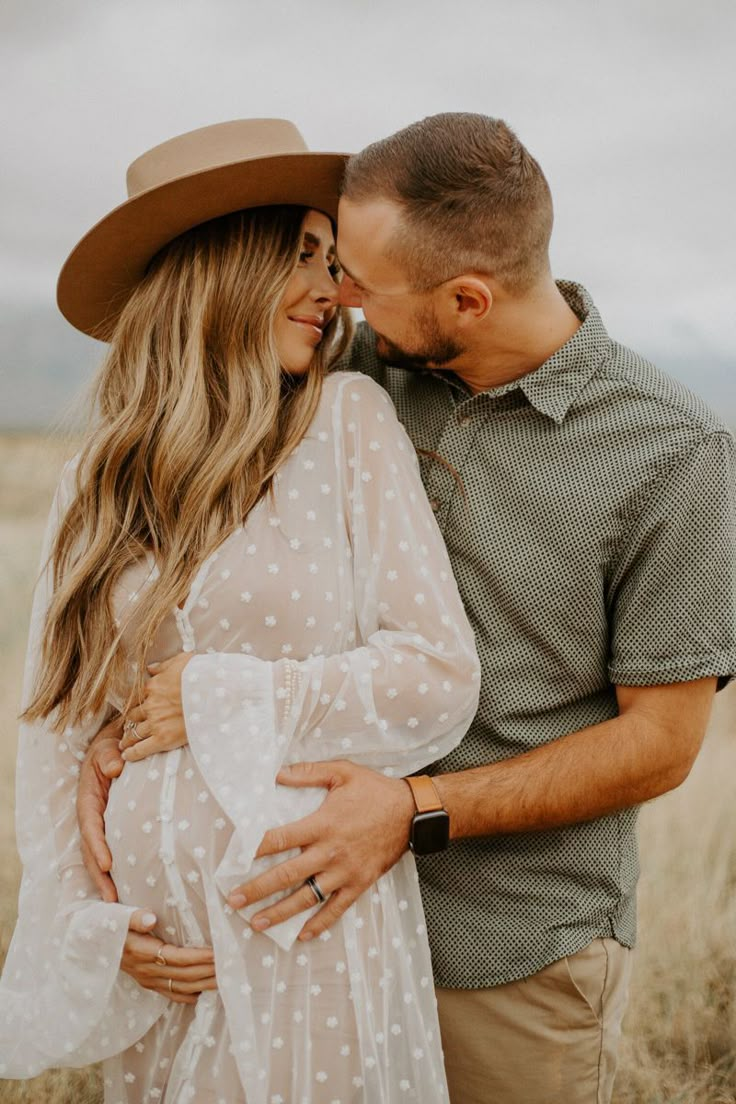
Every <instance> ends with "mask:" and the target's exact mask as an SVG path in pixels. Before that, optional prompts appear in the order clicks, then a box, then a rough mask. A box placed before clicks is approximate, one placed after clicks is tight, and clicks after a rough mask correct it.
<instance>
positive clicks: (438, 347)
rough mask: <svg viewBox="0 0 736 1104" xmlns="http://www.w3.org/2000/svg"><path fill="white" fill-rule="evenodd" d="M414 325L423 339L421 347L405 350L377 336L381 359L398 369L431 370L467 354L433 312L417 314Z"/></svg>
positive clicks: (377, 352)
mask: <svg viewBox="0 0 736 1104" xmlns="http://www.w3.org/2000/svg"><path fill="white" fill-rule="evenodd" d="M414 325H415V326H416V328H417V330H419V331H420V332H421V333H422V336H423V341H422V343H421V345H420V346H418V347H417V348H415V349H407V348H404V347H403V346H402V345H397V344H396V343H395V342H394V341H390V340H389V338H387V337H384V335H383V334H379V333H377V334H376V355H377V356H378V359H379V360H382V361H383V362H384V364H391V365H393V366H394V367H396V368H408V369H409V370H410V371H422V370H424V369H427V368H444V367H445V366H446V365H447V364H449V363H450V362H451V361H453V360H455V359H457V357H459V356H460V354H461V353H463V352H464V351H465V350H464V349H463V347H462V345H460V344H459V343H458V342H457V341H453V340H452V338H449V337H447V335H446V334H443V333H442V331H441V329H440V326H439V323H438V321H437V318H436V317H435V315H434V312H433V311H431V310H426V311H422V312H421V313H420V314H417V316H416V318H415V321H414Z"/></svg>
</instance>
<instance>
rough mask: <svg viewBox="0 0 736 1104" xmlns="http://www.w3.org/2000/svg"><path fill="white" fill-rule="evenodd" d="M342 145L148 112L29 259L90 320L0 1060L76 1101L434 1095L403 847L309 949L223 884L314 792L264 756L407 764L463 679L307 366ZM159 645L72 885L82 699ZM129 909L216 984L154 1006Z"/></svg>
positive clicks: (364, 386) (319, 350)
mask: <svg viewBox="0 0 736 1104" xmlns="http://www.w3.org/2000/svg"><path fill="white" fill-rule="evenodd" d="M342 163H343V159H342V157H340V156H338V155H334V154H333V155H330V154H310V153H308V152H307V151H306V149H305V147H304V145H303V142H302V140H301V138H300V136H299V135H298V133H297V132H296V131H295V129H294V128H293V127H292V126H291V124H288V123H285V122H282V121H278V120H251V121H244V122H238V123H228V124H221V125H219V126H214V127H208V128H204V129H203V130H201V131H195V132H193V133H191V134H187V135H182V136H180V137H179V138H176V139H172V140H171V141H170V142H167V143H164V145H163V146H160V147H156V149H154V150H152V151H149V152H148V153H147V154H144V155H143V157H141V158H139V160H138V161H137V162H134V163H133V165H132V166H131V168H130V170H129V174H128V184H129V192H130V194H131V197H130V198H129V200H128V201H127V203H125V204H123V205H122V206H121V207H119V208H117V209H116V210H115V211H113V212H112V213H111V214H110V215H108V216H107V217H106V218H105V219H103V220H102V222H100V223H98V224H97V226H96V227H94V228H93V229H92V230H91V231H90V233H89V234H88V235H87V236H86V237H85V238H84V239H83V240H82V242H81V243H80V244H79V245H78V246H77V248H76V249H75V251H74V252H73V253H72V255H71V257H70V258H69V260H68V262H67V264H66V266H65V268H64V270H63V272H62V276H61V279H60V285H59V301H60V305H61V307H62V310H63V311H64V313H65V314H66V316H67V318H69V320H70V321H71V322H72V323H73V324H74V325H76V326H78V327H79V328H80V329H82V330H84V331H85V332H88V333H92V334H94V335H96V336H98V337H102V338H103V339H105V340H108V341H110V343H111V345H110V351H109V354H108V356H107V359H106V361H105V363H104V365H103V367H102V370H101V375H100V379H99V381H98V385H97V392H96V394H97V404H96V406H97V412H96V421H95V425H94V427H93V428H92V429H91V430H90V434H89V436H88V439H87V441H86V443H85V445H84V447H83V448H82V450H81V452H80V454H79V456H78V457H77V458H76V459H75V460H74V461H72V463H71V464H70V465H69V466H68V467H67V469H66V470H65V472H64V474H63V476H62V479H61V483H60V486H59V489H58V492H57V495H56V499H55V502H54V506H53V508H52V514H51V519H50V522H49V528H48V532H47V537H46V545H45V549H44V557H43V565H44V566H43V573H42V577H41V581H40V582H39V585H38V587H37V591H36V596H35V600H34V609H33V615H32V625H31V636H30V643H29V653H28V664H27V678H26V687H25V699H24V708H25V712H24V718H23V719H24V724H23V727H22V730H21V740H20V749H19V773H18V780H19V785H18V806H19V818H18V820H19V848H20V851H21V855H22V858H23V862H24V879H23V884H22V888H21V896H20V905H19V920H18V925H17V927H16V931H15V934H14V937H13V942H12V945H11V948H10V951H9V955H8V960H7V963H6V967H5V971H4V974H3V978H2V984H1V986H0V1009H1V1011H0V1076H4V1077H31V1076H34V1075H35V1074H37V1073H38V1072H39V1071H40V1070H42V1069H44V1068H48V1067H50V1066H62V1065H84V1064H87V1063H89V1062H92V1061H96V1060H99V1059H103V1060H104V1080H105V1100H106V1102H108V1104H137V1102H144V1101H145V1102H149V1101H151V1102H161V1101H163V1102H165V1104H174V1102H176V1104H179V1102H184V1101H190V1100H191V1101H196V1102H204V1104H297V1102H313V1104H335V1102H337V1101H339V1102H340V1104H348V1102H351V1104H358V1102H367V1104H389V1102H394V1101H402V1102H403V1101H406V1100H414V1101H421V1102H422V1104H433V1102H439V1101H446V1100H447V1090H446V1084H445V1079H444V1072H443V1068H442V1056H441V1049H440V1040H439V1029H438V1025H437V1017H436V1010H435V1001H434V993H433V989H432V980H431V979H432V972H431V964H430V960H429V950H428V945H427V940H426V935H425V929H424V922H423V914H422V907H421V900H420V896H419V891H418V884H417V877H416V872H415V868H414V864H413V859H412V857H411V856H410V855H409V854H407V855H405V856H404V858H403V859H402V860H401V861H400V862H399V863H398V864H397V865H396V866H395V867H394V868H393V869H392V870H391V871H390V872H388V873H387V874H386V875H384V876H383V877H382V878H381V879H380V880H379V882H378V883H377V884H376V886H374V887H373V889H372V890H371V891H369V892H367V893H365V894H364V895H363V896H362V897H361V898H359V899H358V900H357V901H356V902H355V904H354V905H353V906H351V907H350V908H349V909H348V910H347V912H346V913H345V915H344V917H343V918H342V920H341V921H340V922H339V923H338V924H337V925H336V926H335V927H334V928H333V929H332V930H331V931H330V932H329V933H325V935H324V936H323V937H321V938H320V939H317V940H314V941H312V942H309V943H303V942H296V935H297V932H298V930H299V928H300V927H301V924H302V922H303V917H300V918H299V922H298V923H297V924H296V925H294V924H281V925H277V926H275V927H274V928H272V929H269V930H267V931H265V932H258V931H255V930H254V929H253V928H252V927H251V925H250V924H249V922H248V916H249V913H248V911H247V910H245V911H243V910H241V911H236V910H234V909H232V908H231V907H230V906H229V905H228V904H227V896H228V894H229V892H230V891H231V890H232V889H233V888H234V887H235V886H236V885H240V884H242V882H244V881H245V880H247V878H248V877H252V876H253V875H254V874H256V873H258V872H259V870H262V869H265V864H266V863H267V862H268V861H269V860H262V859H255V853H256V851H257V849H258V845H259V842H260V840H261V838H262V836H263V834H264V832H265V831H266V830H267V829H268V828H271V827H273V826H274V825H277V824H279V823H282V822H286V821H291V820H294V819H295V816H298V815H301V814H306V813H308V812H310V811H312V810H313V809H314V808H315V807H316V805H317V804H319V802H320V800H322V798H323V796H324V791H323V790H314V791H302V790H294V789H287V788H286V787H278V786H277V785H276V783H275V777H276V774H277V773H278V771H279V769H280V768H281V766H282V765H283V764H285V763H288V762H290V761H292V760H309V759H311V760H327V759H333V758H350V759H354V760H355V761H356V762H360V763H363V764H366V765H368V766H371V767H374V768H375V769H376V770H382V771H386V772H390V773H394V774H397V775H405V774H409V773H412V772H415V771H417V770H419V769H420V768H421V767H423V766H425V765H426V764H428V763H430V762H432V761H433V760H436V759H438V758H440V757H442V756H443V755H446V754H447V752H448V751H449V750H450V748H451V747H453V746H454V745H455V744H457V742H458V741H459V740H460V739H461V737H462V735H463V733H464V732H465V730H466V728H467V726H468V725H469V723H470V720H471V719H472V716H473V712H474V709H475V707H476V703H477V693H478V668H477V659H476V656H475V651H474V647H473V639H472V633H471V631H470V628H469V626H468V623H467V621H466V618H465V615H464V612H463V609H462V605H461V603H460V600H459V597H458V593H457V589H456V587H455V583H454V580H453V577H452V574H451V571H450V568H449V564H448V560H447V555H446V552H445V547H444V543H443V541H442V538H441V535H440V533H439V531H438V529H437V527H436V525H435V522H434V517H433V514H432V511H431V509H430V507H429V504H428V503H427V500H426V498H425V495H424V491H423V489H422V485H421V482H420V479H419V475H418V470H417V464H416V459H415V456H414V453H413V450H412V447H411V445H410V443H409V441H408V439H407V437H406V435H405V433H404V431H403V429H402V428H401V426H400V424H399V423H398V421H397V418H396V414H395V412H394V409H393V407H392V405H391V403H390V401H389V400H388V398H387V397H386V395H385V394H384V393H383V391H382V390H381V389H380V388H378V387H377V386H376V385H375V384H374V383H372V382H371V381H370V380H367V379H365V378H362V377H360V378H358V377H355V376H353V375H351V374H347V373H342V372H336V373H333V374H332V375H328V376H325V370H326V368H327V366H329V364H330V362H331V361H332V360H334V358H335V357H336V356H337V355H338V353H339V352H340V350H341V348H342V347H344V345H345V342H346V340H347V334H348V330H349V321H348V320H347V319H346V318H345V317H343V316H342V313H341V311H340V309H339V308H338V306H337V298H338V270H337V266H336V262H335V246H334V236H333V224H332V218H333V217H334V212H335V208H336V202H337V186H338V182H339V177H340V172H341V169H342ZM182 653H186V654H188V656H189V657H190V658H189V661H188V663H187V664H186V666H184V667H183V675H182V680H181V689H182V695H183V700H184V713H185V717H186V736H187V742H186V744H185V745H184V746H182V747H179V748H177V749H176V750H172V751H169V752H166V753H160V754H155V755H150V756H147V757H146V758H143V759H139V760H138V761H135V762H128V763H127V764H126V766H125V768H124V770H123V772H122V774H121V776H120V777H119V778H118V779H117V780H116V781H115V782H114V783H113V785H112V788H111V791H110V800H109V804H108V808H107V814H106V833H107V839H108V843H109V845H110V848H111V851H112V854H113V871H112V873H113V877H114V879H115V882H116V885H117V889H118V894H119V902H118V903H115V904H110V903H105V902H103V901H102V900H100V898H99V895H98V894H97V892H96V890H95V889H94V886H93V884H92V882H91V881H90V879H89V876H88V875H87V873H86V871H85V869H84V866H83V863H82V856H81V852H80V843H79V837H78V833H77V829H76V816H75V807H74V806H75V797H76V779H77V776H78V770H79V762H80V760H81V759H82V758H83V756H84V752H85V749H86V748H87V746H88V744H89V741H90V740H91V738H92V737H93V736H94V734H95V733H96V732H97V730H98V729H99V728H100V726H101V725H102V724H103V722H104V721H105V720H106V719H107V718H108V717H109V716H110V715H111V714H112V713H114V712H125V711H129V712H130V711H131V710H132V713H133V715H134V716H135V715H136V710H135V706H136V703H137V702H138V701H139V700H140V698H141V694H142V691H143V687H144V685H145V680H146V678H147V667H148V665H150V664H151V663H153V662H160V661H165V660H168V659H171V658H172V657H175V656H178V655H179V656H180V655H181V654H182ZM177 662H181V661H177ZM182 666H183V663H182ZM139 735H140V736H143V737H144V738H145V731H143V732H141V733H138V732H137V731H135V730H133V732H132V736H133V738H134V737H135V736H139ZM130 738H131V734H130V733H129V737H128V740H130ZM141 747H142V743H141ZM314 893H315V900H316V899H317V898H321V896H322V893H321V889H320V887H319V885H318V884H317V885H316V887H315V889H314ZM141 909H146V910H150V911H152V912H153V913H155V915H156V918H157V924H156V927H155V929H154V933H155V934H156V935H157V936H158V937H159V938H160V939H161V941H162V947H163V945H164V944H165V943H168V942H172V943H179V944H182V945H185V946H204V945H211V946H212V947H213V949H214V955H215V968H216V973H217V988H216V989H215V988H210V989H208V990H206V991H204V992H202V993H201V994H200V995H199V996H198V997H197V998H196V999H194V998H191V999H190V1001H189V1002H184V1001H182V1000H181V999H179V1000H176V999H173V997H174V996H175V989H174V978H175V970H172V972H171V976H170V977H169V979H168V991H169V992H170V993H171V994H172V999H170V998H169V996H168V995H167V993H166V991H164V992H163V993H156V992H153V991H151V990H149V989H142V988H140V987H139V986H138V985H137V984H136V983H135V982H134V981H133V980H132V979H131V978H130V977H129V976H127V974H125V973H123V972H121V969H120V965H121V955H122V952H123V947H124V943H125V939H126V936H127V932H128V928H129V925H130V922H131V917H132V916H134V915H136V916H138V915H140V910H141ZM161 957H162V962H164V963H165V962H166V958H165V955H162V956H161Z"/></svg>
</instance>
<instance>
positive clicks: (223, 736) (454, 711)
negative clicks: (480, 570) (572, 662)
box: [182, 376, 480, 884]
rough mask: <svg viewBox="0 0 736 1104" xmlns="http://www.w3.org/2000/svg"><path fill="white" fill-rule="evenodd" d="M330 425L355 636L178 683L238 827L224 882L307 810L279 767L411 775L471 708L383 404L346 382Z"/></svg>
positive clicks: (422, 504)
mask: <svg viewBox="0 0 736 1104" xmlns="http://www.w3.org/2000/svg"><path fill="white" fill-rule="evenodd" d="M333 425H334V433H335V441H336V473H335V475H336V478H337V479H338V481H339V486H340V491H341V495H342V499H343V503H344V511H345V522H346V525H347V528H348V539H349V540H348V548H347V555H348V557H349V563H348V569H349V570H351V571H352V574H353V580H354V593H355V619H356V621H357V625H358V630H359V633H358V639H359V640H360V641H362V643H361V644H360V646H357V647H355V648H352V649H351V650H348V651H345V652H341V653H339V654H336V655H331V656H313V657H312V658H311V659H306V660H303V661H296V660H291V659H281V660H278V661H275V662H267V661H264V660H261V659H258V658H256V657H254V656H248V655H242V654H223V653H218V654H206V655H198V656H195V657H194V659H193V660H191V661H190V663H189V665H188V666H187V668H186V669H185V671H184V675H183V679H182V697H183V704H184V714H185V720H186V726H187V733H188V737H189V742H190V746H191V749H192V752H193V754H194V756H195V759H196V761H197V764H198V766H199V768H200V770H201V771H202V774H203V775H204V777H205V779H206V781H207V783H208V785H209V787H210V789H211V790H212V792H213V793H214V795H215V797H216V798H217V799H218V801H219V802H220V804H221V805H222V807H223V809H224V810H225V812H226V813H227V814H228V816H229V817H230V819H231V820H232V823H233V825H234V826H235V829H236V836H237V840H238V842H237V844H234V845H233V846H232V847H231V849H230V852H229V858H230V859H233V857H235V860H236V861H235V863H234V864H232V865H230V866H228V862H227V861H226V862H225V864H224V866H223V867H222V869H221V870H220V871H218V874H219V875H220V876H221V877H222V878H223V879H224V881H222V882H221V883H220V884H224V883H225V882H229V881H231V878H232V879H236V878H238V877H240V878H241V880H242V875H243V874H244V873H247V870H248V868H249V867H250V863H251V860H252V856H253V854H254V852H255V850H256V848H257V846H258V844H259V842H260V839H261V838H262V836H263V833H264V831H265V830H266V829H267V828H269V827H272V826H274V824H275V823H282V822H283V821H284V820H285V819H292V820H293V819H296V816H297V815H301V814H303V812H304V810H303V808H301V809H300V808H298V806H297V805H295V804H293V803H294V802H295V801H296V800H297V798H298V791H294V790H288V789H287V788H286V787H276V786H275V784H274V778H275V775H276V773H277V771H278V769H279V767H280V766H281V765H282V763H284V762H289V761H295V760H299V759H302V760H327V759H336V758H347V759H351V760H353V761H354V762H357V763H362V764H364V765H366V766H369V767H372V768H374V769H376V770H382V771H384V772H385V773H387V774H394V775H405V774H411V773H412V772H414V771H417V770H418V769H420V768H422V767H424V766H426V765H427V764H429V763H431V762H433V761H435V760H437V759H439V758H441V757H443V756H444V755H446V754H447V753H448V752H449V751H450V750H451V749H452V748H453V747H455V746H456V745H457V744H458V743H459V742H460V740H461V739H462V736H463V735H464V733H465V732H466V730H467V729H468V727H469V725H470V723H471V721H472V718H473V716H474V714H475V710H476V708H477V702H478V692H479V681H480V678H479V665H478V658H477V655H476V651H475V645H474V639H473V633H472V630H471V628H470V625H469V623H468V620H467V618H466V615H465V612H464V610H463V606H462V603H461V600H460V597H459V594H458V591H457V586H456V584H455V580H454V577H453V574H452V570H451V568H450V564H449V560H448V556H447V551H446V549H445V545H444V541H443V539H442V536H441V534H440V532H439V529H438V527H437V525H436V523H435V519H434V515H433V514H432V510H431V508H430V506H429V503H428V501H427V498H426V495H425V492H424V489H423V487H422V483H421V479H420V476H419V469H418V464H417V460H416V455H415V453H414V450H413V448H412V446H411V443H410V441H409V439H408V437H407V436H406V433H405V432H404V430H403V428H402V427H401V425H400V424H399V422H398V419H397V417H396V413H395V410H394V408H393V405H392V404H391V401H390V400H389V398H388V396H387V395H386V393H385V392H384V391H383V390H382V389H381V388H380V387H378V385H376V384H375V383H373V382H372V381H371V380H369V379H366V378H363V377H359V376H353V377H344V378H343V379H342V380H341V381H340V383H339V386H338V388H337V395H336V398H335V401H334V407H333ZM277 789H278V790H280V791H281V798H280V801H278V802H277V801H276V800H275V797H276V790H277ZM319 793H320V798H321V797H323V796H324V791H319ZM254 796H255V797H257V800H256V801H254ZM290 811H291V815H289V812H290ZM227 859H228V856H226V860H227ZM226 873H228V874H229V875H230V876H231V877H228V878H225V874H226Z"/></svg>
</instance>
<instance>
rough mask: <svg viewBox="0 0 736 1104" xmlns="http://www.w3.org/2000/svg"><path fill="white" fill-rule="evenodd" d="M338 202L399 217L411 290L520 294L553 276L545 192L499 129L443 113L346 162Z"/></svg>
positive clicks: (393, 248)
mask: <svg viewBox="0 0 736 1104" xmlns="http://www.w3.org/2000/svg"><path fill="white" fill-rule="evenodd" d="M342 195H344V196H345V198H346V199H349V200H351V201H354V202H358V203H360V202H365V201H367V200H373V199H387V200H390V201H392V202H394V203H396V204H397V205H398V206H399V207H400V208H401V213H402V217H401V228H400V229H399V230H398V231H397V233H396V234H395V235H394V237H393V239H392V241H391V245H390V254H391V259H392V260H394V261H395V262H396V263H397V264H399V265H400V266H401V267H402V268H403V270H404V272H405V273H406V275H407V277H408V278H409V280H410V281H411V284H412V287H413V288H414V289H415V290H427V289H428V288H431V287H435V286H437V285H438V284H441V283H444V281H445V280H449V279H451V278H452V277H454V276H458V275H460V274H461V273H463V272H479V273H486V274H488V275H490V276H493V277H494V278H495V279H496V280H498V282H499V283H500V284H501V285H502V286H503V287H504V288H506V289H507V290H508V291H509V292H511V293H512V294H513V293H522V292H524V291H526V290H528V289H529V288H530V287H532V286H533V285H534V284H535V283H536V282H537V280H538V279H539V278H540V277H541V276H543V275H545V274H546V273H548V272H549V253H548V250H549V239H550V234H551V232H552V197H551V195H550V190H549V185H548V184H547V181H546V180H545V177H544V173H543V172H542V170H541V168H540V167H539V165H538V164H537V162H536V161H535V160H534V158H533V157H532V156H531V154H530V153H529V151H528V150H527V149H525V147H524V146H523V145H522V144H521V142H520V141H519V139H518V138H517V137H516V135H515V134H514V132H513V131H512V130H511V128H510V127H508V126H507V125H506V123H504V122H503V120H502V119H492V118H490V117H489V116H487V115H476V114H471V113H467V112H447V113H445V114H441V115H431V116H429V118H427V119H422V120H421V121H420V122H417V123H412V124H411V126H408V127H405V129H404V130H400V131H398V132H397V133H396V134H392V135H391V136H390V137H388V138H384V139H383V140H382V141H380V142H374V143H373V144H372V145H370V146H367V147H366V149H364V150H363V151H362V152H361V153H357V154H355V156H354V157H351V158H350V160H349V161H348V164H347V168H346V171H345V178H344V180H343V184H342Z"/></svg>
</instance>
